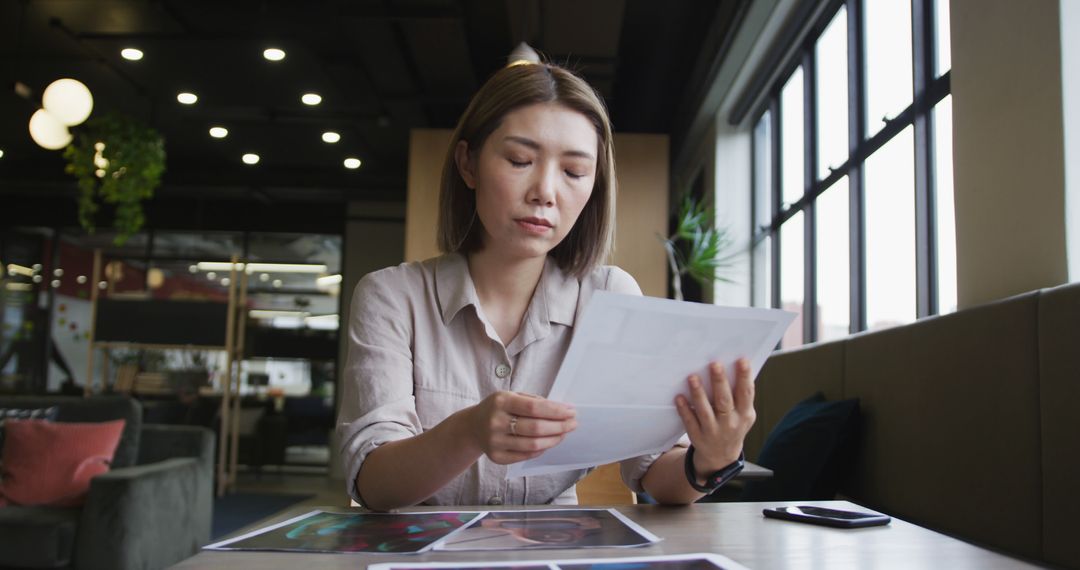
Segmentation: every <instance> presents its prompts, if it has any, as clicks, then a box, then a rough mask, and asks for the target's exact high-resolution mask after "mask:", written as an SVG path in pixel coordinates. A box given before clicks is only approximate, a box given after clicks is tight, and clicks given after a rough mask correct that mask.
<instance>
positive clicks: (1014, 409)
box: [747, 284, 1080, 567]
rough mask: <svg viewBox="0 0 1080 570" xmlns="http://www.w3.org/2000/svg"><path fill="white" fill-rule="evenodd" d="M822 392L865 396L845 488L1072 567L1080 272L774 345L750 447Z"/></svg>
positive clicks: (1076, 526) (972, 537)
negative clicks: (948, 310)
mask: <svg viewBox="0 0 1080 570" xmlns="http://www.w3.org/2000/svg"><path fill="white" fill-rule="evenodd" d="M818 390H821V391H822V392H824V394H825V395H826V397H828V398H829V399H830V400H838V399H845V398H859V399H860V403H861V410H862V415H863V426H862V431H863V433H862V437H861V441H860V442H859V444H858V452H857V455H856V460H855V467H854V469H853V470H852V471H851V472H850V473H848V474H847V476H846V477H845V478H844V480H843V481H842V483H841V487H840V495H841V496H842V497H843V498H848V499H850V500H852V501H854V502H857V503H860V504H863V505H866V506H868V507H871V508H874V509H878V510H881V511H884V512H886V513H890V514H892V515H895V516H897V517H900V518H903V519H906V520H909V521H911V522H915V523H917V524H920V525H923V526H926V527H930V528H933V529H936V530H939V531H942V532H945V533H948V534H951V535H954V536H957V537H959V538H963V539H966V540H969V541H972V542H975V543H978V544H981V545H984V546H988V547H991V548H995V549H999V550H1002V551H1005V552H1007V553H1011V554H1014V555H1017V556H1021V557H1026V558H1030V559H1034V560H1038V561H1042V562H1046V563H1051V564H1057V565H1063V566H1069V567H1080V542H1078V541H1077V539H1076V537H1077V536H1080V518H1078V517H1077V516H1076V513H1077V512H1080V284H1073V285H1065V286H1061V287H1057V288H1053V289H1045V290H1041V291H1034V292H1031V293H1027V294H1024V295H1019V296H1017V297H1012V298H1009V299H1005V300H1002V301H999V302H995V303H992V304H988V305H984V306H979V307H974V308H971V309H967V310H964V311H960V312H958V313H954V314H950V315H945V316H941V317H934V318H928V319H924V320H922V321H918V322H916V323H913V324H910V325H906V326H902V327H897V328H893V329H888V330H884V331H878V332H871V333H863V334H859V335H854V336H852V337H850V338H847V339H844V340H840V341H836V342H830V343H823V344H818V345H810V346H806V347H803V348H799V349H796V350H789V351H784V352H779V353H777V354H775V355H773V356H772V357H771V358H770V359H769V360H768V362H767V364H766V365H765V367H764V368H763V370H762V373H761V375H760V376H759V378H758V381H757V409H758V422H757V425H755V426H754V428H753V430H752V431H751V433H750V434H749V436H748V438H747V455H748V457H751V458H754V457H756V456H757V453H758V451H759V450H760V449H761V445H762V443H763V441H764V439H765V436H766V435H767V434H768V433H769V431H770V430H771V429H772V427H773V426H775V425H776V423H777V422H778V421H779V420H780V418H781V417H782V416H783V414H784V413H785V412H786V411H787V410H788V409H790V408H791V407H792V406H793V405H794V404H795V403H796V402H798V401H800V400H802V399H803V398H806V397H807V396H809V395H810V394H812V393H813V392H815V391H818Z"/></svg>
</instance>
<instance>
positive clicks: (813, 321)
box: [803, 38, 818, 343]
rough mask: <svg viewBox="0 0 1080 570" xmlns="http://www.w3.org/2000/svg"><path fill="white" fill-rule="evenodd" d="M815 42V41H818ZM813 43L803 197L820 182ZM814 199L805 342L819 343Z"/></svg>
mask: <svg viewBox="0 0 1080 570" xmlns="http://www.w3.org/2000/svg"><path fill="white" fill-rule="evenodd" d="M815 41H816V38H815ZM816 77H817V67H816V65H815V62H814V42H812V41H811V42H807V48H806V50H805V52H804V54H803V196H809V195H810V194H811V193H812V191H813V189H814V187H815V181H816V180H817V105H816V104H815V103H816V101H817V93H816V89H815V87H816V86H815V83H816V81H815V79H816ZM815 203H816V202H815V201H814V200H812V199H811V200H809V201H808V202H807V203H806V206H805V207H804V208H803V343H809V342H814V341H816V340H817V312H818V311H817V248H816V247H815V243H816V240H817V232H816V231H815V227H816V225H817V224H816V216H815V210H816V208H815V207H814V204H815Z"/></svg>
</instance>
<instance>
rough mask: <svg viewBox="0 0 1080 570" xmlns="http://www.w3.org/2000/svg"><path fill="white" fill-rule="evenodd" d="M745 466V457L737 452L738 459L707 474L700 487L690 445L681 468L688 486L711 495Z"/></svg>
mask: <svg viewBox="0 0 1080 570" xmlns="http://www.w3.org/2000/svg"><path fill="white" fill-rule="evenodd" d="M745 464H746V456H745V455H744V454H743V452H741V451H740V452H739V458H738V459H736V460H735V461H733V462H731V464H730V465H728V466H726V467H724V468H723V469H721V470H719V471H716V472H714V473H711V474H709V475H708V476H707V477H705V484H704V485H701V484H699V483H698V481H697V469H696V468H695V467H694V446H693V445H691V446H690V447H689V448H687V450H686V460H685V461H684V462H683V466H684V467H685V469H686V481H687V482H688V483H690V486H691V487H693V488H694V490H695V491H697V492H699V493H706V494H708V493H712V492H713V491H715V490H717V489H719V488H720V487H721V486H723V485H724V483H727V482H728V481H730V480H732V479H733V478H734V477H735V476H736V475H738V474H739V473H740V472H741V471H742V470H743V466H744V465H745Z"/></svg>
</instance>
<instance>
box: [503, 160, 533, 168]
mask: <svg viewBox="0 0 1080 570" xmlns="http://www.w3.org/2000/svg"><path fill="white" fill-rule="evenodd" d="M507 160H509V161H510V165H511V166H513V167H514V168H525V167H526V166H528V165H529V161H527V160H514V159H512V158H508V159H507Z"/></svg>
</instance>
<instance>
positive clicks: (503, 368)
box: [495, 364, 510, 378]
mask: <svg viewBox="0 0 1080 570" xmlns="http://www.w3.org/2000/svg"><path fill="white" fill-rule="evenodd" d="M495 375H496V376H498V377H499V378H506V377H507V376H509V375H510V367H509V366H507V365H505V364H500V365H498V366H496V367H495Z"/></svg>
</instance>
